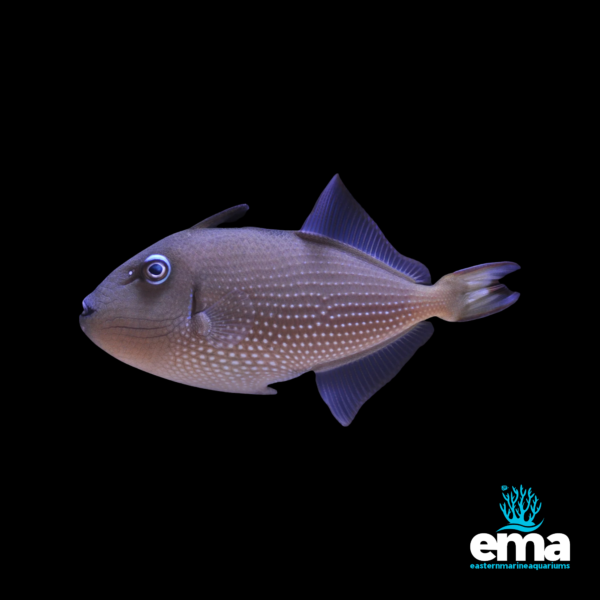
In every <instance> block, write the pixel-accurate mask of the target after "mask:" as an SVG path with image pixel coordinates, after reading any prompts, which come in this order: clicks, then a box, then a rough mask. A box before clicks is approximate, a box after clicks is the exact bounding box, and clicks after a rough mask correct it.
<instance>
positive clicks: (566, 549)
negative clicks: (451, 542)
mask: <svg viewBox="0 0 600 600" xmlns="http://www.w3.org/2000/svg"><path fill="white" fill-rule="evenodd" d="M502 497H503V498H504V500H505V502H503V503H502V504H500V510H501V511H502V514H503V515H504V517H505V519H506V520H507V521H508V525H505V526H504V527H500V529H497V530H496V537H494V536H493V535H491V534H489V533H479V534H477V535H476V536H475V537H473V539H472V540H471V554H472V556H473V557H474V558H475V559H476V560H477V561H480V563H474V564H472V565H471V568H472V569H480V568H481V569H483V568H497V569H498V568H505V569H513V568H515V569H527V568H530V569H534V568H535V569H548V568H554V569H555V568H564V569H568V568H569V567H570V565H569V564H563V563H564V561H570V560H571V542H570V540H569V538H568V537H567V536H566V535H565V534H563V533H552V534H550V535H548V536H547V537H546V539H544V538H543V537H542V536H541V535H539V534H538V533H532V532H533V531H535V530H536V529H538V528H539V527H540V526H541V525H542V523H543V522H544V521H545V518H543V519H542V520H541V521H539V519H538V521H539V522H538V523H536V522H535V521H536V516H537V514H538V513H539V512H540V510H541V508H542V503H541V501H540V500H539V499H538V497H537V496H536V494H534V493H533V491H532V489H531V488H529V489H527V488H524V487H523V486H522V485H521V486H519V489H517V488H516V487H514V486H512V490H510V491H509V489H508V486H506V485H503V486H502ZM496 514H497V513H496ZM507 529H512V530H516V531H522V532H525V533H527V535H525V536H524V537H523V536H522V535H520V534H519V533H511V534H506V533H499V532H500V531H504V530H507ZM509 544H514V548H515V550H514V553H515V560H516V562H515V563H512V564H510V563H508V548H509ZM528 544H531V545H533V556H534V558H533V560H534V561H535V563H531V564H527V563H526V561H527V558H526V554H527V552H526V551H527V547H528ZM493 560H495V561H496V562H494V563H490V561H493ZM487 563H490V564H487ZM540 563H541V564H540Z"/></svg>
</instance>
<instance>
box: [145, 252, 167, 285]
mask: <svg viewBox="0 0 600 600" xmlns="http://www.w3.org/2000/svg"><path fill="white" fill-rule="evenodd" d="M170 274H171V263H170V262H169V259H168V258H166V257H165V256H162V255H161V254H153V255H152V256H149V257H148V258H147V259H146V260H145V261H144V277H145V278H146V281H147V282H148V283H152V284H153V285H156V284H158V283H163V282H165V281H166V280H167V278H168V277H169V275H170Z"/></svg>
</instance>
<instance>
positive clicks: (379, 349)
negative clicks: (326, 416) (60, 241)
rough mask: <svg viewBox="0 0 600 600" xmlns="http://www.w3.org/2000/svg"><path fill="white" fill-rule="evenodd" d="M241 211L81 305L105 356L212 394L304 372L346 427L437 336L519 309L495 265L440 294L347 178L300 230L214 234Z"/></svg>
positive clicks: (151, 251) (133, 266)
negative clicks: (443, 329) (440, 329)
mask: <svg viewBox="0 0 600 600" xmlns="http://www.w3.org/2000/svg"><path fill="white" fill-rule="evenodd" d="M246 210H247V206H245V205H241V206H237V207H233V208H231V209H228V210H226V211H223V212H222V213H219V214H218V215H214V216H213V217H210V218H208V219H205V220H204V221H202V222H201V223H199V224H197V225H196V226H194V227H192V228H190V229H188V230H185V231H183V232H180V233H177V234H174V235H171V236H169V237H167V238H165V239H164V240H161V241H160V242H157V243H156V244H154V245H152V246H150V247H149V248H147V249H146V250H144V251H143V252H140V253H139V254H138V255H136V256H134V257H133V258H132V259H130V260H129V261H127V262H126V263H124V264H123V265H122V266H121V267H119V268H118V269H116V270H115V271H114V272H113V273H111V275H109V276H108V277H107V278H106V279H105V280H104V281H103V282H102V284H101V285H100V286H98V288H97V289H96V291H95V292H94V293H92V294H90V295H89V296H88V297H86V299H85V300H84V313H83V314H82V315H81V317H80V324H81V327H82V329H83V330H84V332H85V333H86V334H87V335H88V336H89V337H90V338H91V339H92V341H94V342H95V343H96V344H97V345H98V346H100V347H101V348H103V349H104V350H106V351H107V352H109V353H110V354H112V355H113V356H115V357H117V358H119V359H120V360H122V361H123V362H125V363H127V364H130V365H133V366H135V367H137V368H140V369H142V370H144V371H147V372H149V373H153V374H155V375H158V376H161V377H164V378H167V379H170V380H173V381H177V382H180V383H184V384H188V385H192V386H196V387H202V388H206V389H212V390H219V391H224V392H234V393H242V394H274V393H276V391H275V390H274V389H273V388H270V387H268V386H269V385H270V384H273V383H276V382H280V381H286V380H289V379H292V378H295V377H298V376H299V375H302V374H303V373H306V372H308V371H314V372H315V373H316V380H317V387H318V390H319V392H320V394H321V396H322V398H323V399H324V400H325V402H326V403H327V405H328V406H329V408H330V409H331V412H332V414H333V415H334V417H335V418H336V419H337V420H338V421H339V422H340V423H342V424H343V425H348V424H349V423H350V422H351V421H352V420H353V419H354V417H355V416H356V414H357V412H358V410H359V409H360V407H361V406H362V405H363V404H364V402H365V401H366V400H367V399H368V398H370V397H371V396H372V395H373V394H374V393H375V392H376V391H377V390H378V389H380V388H381V387H382V386H383V385H385V384H386V383H387V382H388V381H390V380H391V379H392V378H393V377H394V376H395V375H396V374H397V373H398V371H399V370H400V369H401V368H402V366H403V365H404V364H405V363H406V362H407V361H408V360H409V359H410V358H411V357H412V356H413V355H414V353H415V352H416V350H417V349H418V348H419V347H420V346H421V345H422V344H424V343H425V342H426V341H427V340H428V339H429V337H430V336H431V334H432V332H433V327H432V326H431V323H430V322H428V321H426V319H429V318H431V317H434V316H435V317H439V318H442V319H445V320H447V321H465V320H470V319H475V318H480V317H483V316H487V315H489V314H492V313H495V312H499V311H500V310H503V309H505V308H507V307H508V306H510V305H511V304H513V303H514V302H516V300H517V298H518V296H519V294H518V293H513V292H510V290H508V289H507V288H506V287H505V286H504V285H502V284H498V280H499V279H500V278H501V277H503V276H504V275H506V274H508V273H510V272H512V271H514V270H516V269H518V268H519V267H518V265H516V264H515V263H510V262H504V263H490V264H485V265H479V266H477V267H471V268H469V269H464V270H462V271H457V272H456V273H451V274H450V275H446V276H445V277H443V278H442V279H440V280H439V281H438V282H437V283H436V284H434V285H430V283H431V282H430V276H429V271H428V270H427V269H426V267H424V266H423V265H422V264H421V263H419V262H417V261H415V260H413V259H410V258H407V257H405V256H403V255H401V254H400V253H398V252H397V251H396V250H395V249H394V248H393V247H392V246H391V245H390V244H389V242H388V241H387V240H386V239H385V237H384V236H383V233H382V232H381V230H380V229H379V228H378V227H377V225H376V224H375V223H374V221H373V220H372V219H371V218H370V217H369V216H368V215H367V213H366V212H365V211H364V210H363V209H362V207H360V205H359V204H358V203H357V202H356V200H354V198H352V196H351V195H350V193H349V192H348V190H347V189H346V188H345V186H344V185H343V184H342V182H341V180H340V179H339V176H336V177H334V178H333V179H332V181H331V182H330V183H329V185H328V186H327V187H326V188H325V190H324V192H323V193H322V194H321V196H320V198H319V200H318V201H317V204H316V205H315V208H314V209H313V212H312V213H311V214H310V215H309V217H308V219H307V220H306V221H305V223H304V225H303V227H302V229H301V230H300V231H278V230H269V229H259V228H253V227H251V228H242V229H233V228H230V229H218V225H220V224H221V223H223V222H226V221H233V220H236V219H238V218H240V217H241V216H242V215H243V214H244V213H245V212H246Z"/></svg>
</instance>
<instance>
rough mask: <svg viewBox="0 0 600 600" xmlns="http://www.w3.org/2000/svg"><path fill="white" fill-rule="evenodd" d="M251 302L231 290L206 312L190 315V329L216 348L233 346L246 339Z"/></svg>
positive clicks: (250, 316) (250, 325) (246, 296)
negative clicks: (227, 345)
mask: <svg viewBox="0 0 600 600" xmlns="http://www.w3.org/2000/svg"><path fill="white" fill-rule="evenodd" d="M253 316H254V308H253V305H252V300H250V298H249V297H248V295H247V294H245V293H244V292H242V291H240V290H233V291H231V292H229V293H228V294H226V295H225V296H223V297H222V298H221V299H220V300H219V301H218V302H215V303H214V304H213V305H212V306H209V307H208V308H207V309H206V310H203V311H202V312H199V313H196V314H194V315H192V329H193V331H194V333H195V334H196V335H199V336H203V337H206V338H207V339H208V340H209V341H210V343H211V344H213V345H214V346H217V347H221V346H224V345H226V344H235V343H239V342H241V341H243V340H244V339H245V338H246V337H248V335H249V333H250V330H251V329H252V320H253Z"/></svg>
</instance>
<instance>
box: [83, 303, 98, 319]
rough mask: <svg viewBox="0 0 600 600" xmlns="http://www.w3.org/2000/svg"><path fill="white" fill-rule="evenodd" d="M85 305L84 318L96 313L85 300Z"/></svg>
mask: <svg viewBox="0 0 600 600" xmlns="http://www.w3.org/2000/svg"><path fill="white" fill-rule="evenodd" d="M81 304H82V305H83V312H82V313H81V316H82V317H89V316H90V315H91V314H93V313H95V312H96V309H95V308H93V307H91V306H90V305H89V304H86V303H85V300H84V301H83V302H82V303H81Z"/></svg>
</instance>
